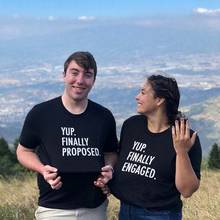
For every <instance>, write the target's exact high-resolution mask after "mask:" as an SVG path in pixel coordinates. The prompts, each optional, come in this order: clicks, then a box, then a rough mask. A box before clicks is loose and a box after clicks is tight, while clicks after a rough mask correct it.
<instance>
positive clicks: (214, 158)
mask: <svg viewBox="0 0 220 220" xmlns="http://www.w3.org/2000/svg"><path fill="white" fill-rule="evenodd" d="M208 168H210V169H220V149H219V146H218V145H217V144H216V143H215V144H213V145H212V149H211V151H210V153H209V159H208Z"/></svg>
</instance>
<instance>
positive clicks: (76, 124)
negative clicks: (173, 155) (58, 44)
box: [20, 97, 117, 209]
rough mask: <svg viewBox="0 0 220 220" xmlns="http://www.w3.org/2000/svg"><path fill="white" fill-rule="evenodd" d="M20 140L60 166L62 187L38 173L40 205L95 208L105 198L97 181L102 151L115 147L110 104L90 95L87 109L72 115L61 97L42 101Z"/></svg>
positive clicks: (43, 158)
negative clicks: (50, 182) (102, 103)
mask: <svg viewBox="0 0 220 220" xmlns="http://www.w3.org/2000/svg"><path fill="white" fill-rule="evenodd" d="M20 144H21V145H23V146H24V147H27V148H31V149H36V148H37V153H38V155H39V158H40V160H41V161H42V163H43V164H45V165H46V164H49V165H51V166H54V167H56V168H57V169H58V171H59V175H61V178H62V182H63V186H62V187H61V189H59V190H52V189H51V187H50V185H49V184H48V183H47V182H46V181H45V180H44V178H43V176H42V175H40V174H38V186H39V189H40V197H39V205H41V206H44V207H49V208H60V209H75V208H83V207H89V208H93V207H97V206H99V205H100V204H101V203H102V202H103V201H104V200H105V196H104V195H103V194H102V192H101V190H100V189H98V188H97V187H95V186H94V183H93V182H94V180H96V178H97V177H98V175H99V174H100V170H101V167H102V166H103V165H104V153H105V152H115V151H117V137H116V125H115V120H114V117H113V115H112V114H111V112H110V111H109V110H108V109H106V108H104V107H102V106H101V105H99V104H97V103H94V102H92V101H91V100H89V102H88V106H87V108H86V110H85V112H83V113H82V114H79V115H74V114H72V113H70V112H69V111H67V110H66V108H65V107H64V106H63V103H62V99H61V97H57V98H55V99H52V100H49V101H47V102H44V103H41V104H38V105H36V106H35V107H33V109H32V110H31V111H30V112H29V113H28V115H27V117H26V119H25V122H24V126H23V129H22V132H21V136H20Z"/></svg>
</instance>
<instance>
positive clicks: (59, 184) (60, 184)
mask: <svg viewBox="0 0 220 220" xmlns="http://www.w3.org/2000/svg"><path fill="white" fill-rule="evenodd" d="M62 185H63V183H62V182H59V183H57V185H54V186H51V188H52V189H56V190H58V189H60V188H61V187H62Z"/></svg>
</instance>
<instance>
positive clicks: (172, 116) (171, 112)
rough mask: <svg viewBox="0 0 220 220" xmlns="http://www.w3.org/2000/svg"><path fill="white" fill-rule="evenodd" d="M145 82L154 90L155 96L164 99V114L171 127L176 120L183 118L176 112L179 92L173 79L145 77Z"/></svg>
mask: <svg viewBox="0 0 220 220" xmlns="http://www.w3.org/2000/svg"><path fill="white" fill-rule="evenodd" d="M147 81H148V83H150V85H151V87H152V89H153V90H154V93H155V96H156V97H160V98H164V99H165V104H166V113H167V117H168V123H169V124H170V125H173V124H174V122H175V120H176V119H177V120H178V119H180V118H182V117H184V116H183V114H182V113H181V112H180V111H178V108H179V102H180V92H179V88H178V85H177V82H176V80H175V79H174V78H171V77H166V76H162V75H151V76H149V77H147Z"/></svg>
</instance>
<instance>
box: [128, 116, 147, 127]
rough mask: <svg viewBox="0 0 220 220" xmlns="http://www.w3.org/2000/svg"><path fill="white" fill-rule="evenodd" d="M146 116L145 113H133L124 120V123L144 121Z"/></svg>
mask: <svg viewBox="0 0 220 220" xmlns="http://www.w3.org/2000/svg"><path fill="white" fill-rule="evenodd" d="M145 120H146V117H145V116H144V115H133V116H131V117H129V118H127V119H126V120H125V121H124V125H129V124H134V123H142V122H145Z"/></svg>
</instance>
